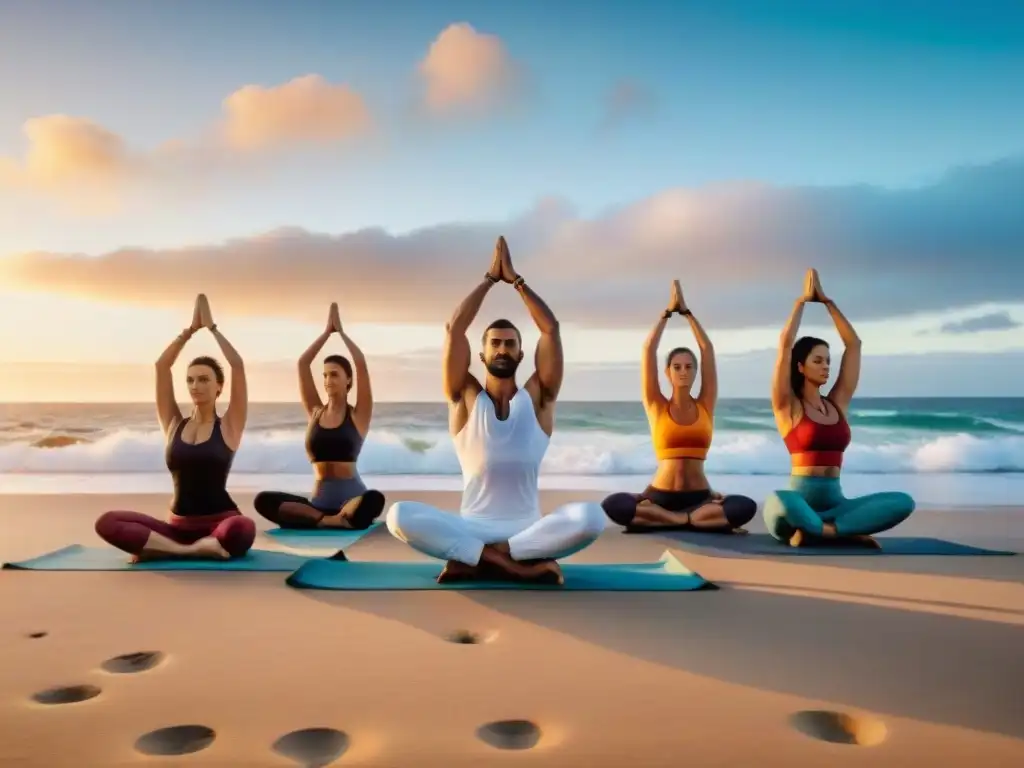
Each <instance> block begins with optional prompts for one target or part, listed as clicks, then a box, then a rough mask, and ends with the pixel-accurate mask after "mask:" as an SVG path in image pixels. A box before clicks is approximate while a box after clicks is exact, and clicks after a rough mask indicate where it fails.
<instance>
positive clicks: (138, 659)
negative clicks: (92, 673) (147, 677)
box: [100, 651, 164, 675]
mask: <svg viewBox="0 0 1024 768" xmlns="http://www.w3.org/2000/svg"><path fill="white" fill-rule="evenodd" d="M163 660H164V654H163V653H161V652H160V651H136V652H135V653H125V654H122V655H121V656H115V657H114V658H112V659H107V660H106V661H104V662H103V663H102V664H101V665H100V667H101V668H102V669H103V671H104V672H109V673H110V674H112V675H128V674H132V673H135V672H145V671H146V670H148V669H153V667H155V666H157V665H158V664H160V662H162V661H163Z"/></svg>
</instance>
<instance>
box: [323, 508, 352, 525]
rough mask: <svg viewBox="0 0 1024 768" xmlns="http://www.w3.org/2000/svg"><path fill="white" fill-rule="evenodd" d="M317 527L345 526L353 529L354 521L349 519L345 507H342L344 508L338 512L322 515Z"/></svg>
mask: <svg viewBox="0 0 1024 768" xmlns="http://www.w3.org/2000/svg"><path fill="white" fill-rule="evenodd" d="M317 528H345V529H348V530H351V529H352V521H351V520H349V518H348V515H347V514H346V513H345V509H344V508H342V510H341V511H340V512H338V513H337V514H334V515H324V516H323V517H321V518H320V522H319V523H317Z"/></svg>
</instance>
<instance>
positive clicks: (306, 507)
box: [253, 490, 384, 530]
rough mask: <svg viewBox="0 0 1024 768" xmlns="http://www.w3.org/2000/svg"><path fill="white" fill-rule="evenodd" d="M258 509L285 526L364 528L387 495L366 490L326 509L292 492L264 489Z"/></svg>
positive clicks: (254, 502)
mask: <svg viewBox="0 0 1024 768" xmlns="http://www.w3.org/2000/svg"><path fill="white" fill-rule="evenodd" d="M253 506H254V507H255V508H256V511H257V512H258V513H259V514H260V515H261V516H262V517H265V518H266V519H267V520H270V521H271V522H272V523H276V524H277V525H279V526H281V527H282V528H351V529H355V530H363V529H366V528H369V527H370V524H371V523H372V522H373V521H374V520H375V519H376V518H377V517H378V516H379V515H380V513H381V511H382V510H383V509H384V494H382V493H381V492H380V491H372V490H367V491H365V492H364V493H362V494H361V495H359V496H354V497H353V498H350V499H347V500H346V501H345V502H344V503H342V504H340V505H339V506H338V507H336V508H332V509H326V508H324V507H322V506H320V505H314V503H313V502H312V501H310V500H309V499H307V498H305V497H303V496H296V495H295V494H292V493H283V492H281V491H262V492H261V493H258V494H256V498H255V500H254V501H253Z"/></svg>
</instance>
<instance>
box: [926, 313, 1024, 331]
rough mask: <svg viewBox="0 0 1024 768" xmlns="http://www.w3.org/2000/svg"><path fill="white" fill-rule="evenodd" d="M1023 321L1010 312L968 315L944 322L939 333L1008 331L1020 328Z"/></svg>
mask: <svg viewBox="0 0 1024 768" xmlns="http://www.w3.org/2000/svg"><path fill="white" fill-rule="evenodd" d="M1021 325H1022V323H1019V322H1017V321H1016V320H1014V319H1013V318H1012V317H1010V313H1009V312H1006V311H1005V310H1004V311H1002V312H990V313H988V314H986V315H978V316H976V317H968V318H966V319H965V320H958V321H955V322H949V323H943V324H942V326H941V327H940V328H939V333H951V334H963V333H981V332H982V331H1007V330H1011V329H1013V328H1020V327H1021Z"/></svg>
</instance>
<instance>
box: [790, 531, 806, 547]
mask: <svg viewBox="0 0 1024 768" xmlns="http://www.w3.org/2000/svg"><path fill="white" fill-rule="evenodd" d="M803 543H804V532H803V531H801V530H800V529H799V528H797V529H796V532H795V533H794V534H793V535H792V536H790V537H789V546H791V547H799V546H800V545H801V544H803Z"/></svg>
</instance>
